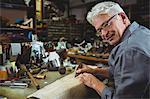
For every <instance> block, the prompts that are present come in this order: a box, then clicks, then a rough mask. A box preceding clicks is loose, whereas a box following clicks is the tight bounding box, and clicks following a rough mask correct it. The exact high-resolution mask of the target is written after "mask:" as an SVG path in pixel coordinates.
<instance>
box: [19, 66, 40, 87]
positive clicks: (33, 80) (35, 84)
mask: <svg viewBox="0 0 150 99" xmlns="http://www.w3.org/2000/svg"><path fill="white" fill-rule="evenodd" d="M21 68H22V69H23V70H25V71H26V72H27V74H28V76H29V78H30V79H31V81H32V83H33V85H34V86H35V87H36V89H40V86H39V84H38V83H37V82H36V80H35V79H34V78H33V76H32V74H31V73H30V72H29V71H28V70H27V68H26V66H25V65H23V64H21Z"/></svg>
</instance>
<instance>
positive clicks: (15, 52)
mask: <svg viewBox="0 0 150 99" xmlns="http://www.w3.org/2000/svg"><path fill="white" fill-rule="evenodd" d="M11 50H12V55H18V54H21V44H20V43H11Z"/></svg>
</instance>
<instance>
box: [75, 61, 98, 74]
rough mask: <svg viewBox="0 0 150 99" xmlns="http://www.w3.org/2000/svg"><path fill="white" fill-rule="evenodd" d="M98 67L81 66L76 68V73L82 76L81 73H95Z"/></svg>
mask: <svg viewBox="0 0 150 99" xmlns="http://www.w3.org/2000/svg"><path fill="white" fill-rule="evenodd" d="M95 68H96V67H95V66H90V65H86V64H83V63H82V64H80V65H79V66H78V67H77V68H76V73H77V74H80V73H85V72H86V73H94V71H95V70H94V69H95Z"/></svg>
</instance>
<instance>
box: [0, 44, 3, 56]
mask: <svg viewBox="0 0 150 99" xmlns="http://www.w3.org/2000/svg"><path fill="white" fill-rule="evenodd" d="M0 54H3V51H2V45H0Z"/></svg>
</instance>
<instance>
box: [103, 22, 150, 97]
mask: <svg viewBox="0 0 150 99" xmlns="http://www.w3.org/2000/svg"><path fill="white" fill-rule="evenodd" d="M109 65H110V68H109V73H110V77H112V78H113V79H114V83H115V88H114V89H111V88H109V87H106V88H105V89H104V90H103V92H102V96H101V98H102V99H143V98H144V97H147V98H150V96H148V94H149V93H150V92H149V89H150V30H149V29H147V28H145V27H143V26H141V25H139V24H138V23H136V22H133V23H132V24H131V25H130V26H129V27H128V28H127V29H126V31H125V32H124V35H123V37H122V39H121V42H120V43H119V44H118V45H117V46H116V47H115V48H114V49H113V50H112V52H111V55H110V57H109Z"/></svg>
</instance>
